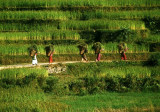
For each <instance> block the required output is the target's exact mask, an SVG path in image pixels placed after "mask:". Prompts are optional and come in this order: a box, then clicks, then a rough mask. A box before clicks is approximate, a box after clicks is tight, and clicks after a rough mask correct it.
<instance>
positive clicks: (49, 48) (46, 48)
mask: <svg viewBox="0 0 160 112" xmlns="http://www.w3.org/2000/svg"><path fill="white" fill-rule="evenodd" d="M45 50H46V56H50V55H51V54H52V53H53V52H54V47H53V45H49V46H46V47H45Z"/></svg>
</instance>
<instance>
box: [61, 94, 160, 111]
mask: <svg viewBox="0 0 160 112" xmlns="http://www.w3.org/2000/svg"><path fill="white" fill-rule="evenodd" d="M157 97H160V96H159V94H158V93H104V94H97V95H87V96H82V97H78V96H70V97H62V98H59V99H58V102H62V103H64V104H67V105H69V106H71V107H70V108H71V109H70V110H72V111H81V112H82V111H83V112H91V111H104V112H105V111H111V112H112V111H116V110H114V109H117V111H118V110H120V111H122V110H123V109H126V110H127V111H131V110H132V111H133V112H134V111H135V112H136V108H145V109H148V110H150V109H153V110H154V108H155V110H156V108H157V109H159V106H160V105H159V99H157ZM121 109H122V110H121ZM134 109H135V110H134ZM142 110H143V109H142Z"/></svg>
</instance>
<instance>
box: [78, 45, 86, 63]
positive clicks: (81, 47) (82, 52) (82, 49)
mask: <svg viewBox="0 0 160 112" xmlns="http://www.w3.org/2000/svg"><path fill="white" fill-rule="evenodd" d="M87 47H88V45H87V44H86V43H80V44H79V45H78V48H79V51H80V55H81V57H82V62H83V61H85V62H87V61H88V60H87V56H86V53H88V49H87Z"/></svg>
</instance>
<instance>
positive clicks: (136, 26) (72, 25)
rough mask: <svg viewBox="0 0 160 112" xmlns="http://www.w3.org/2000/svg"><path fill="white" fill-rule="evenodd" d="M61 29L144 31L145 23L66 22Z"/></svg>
mask: <svg viewBox="0 0 160 112" xmlns="http://www.w3.org/2000/svg"><path fill="white" fill-rule="evenodd" d="M59 26H60V29H70V30H91V29H92V30H94V29H110V30H118V29H131V30H144V29H145V28H146V27H145V24H144V22H143V21H131V20H112V21H110V20H105V19H96V20H92V21H91V20H87V21H66V22H61V23H60V25H59Z"/></svg>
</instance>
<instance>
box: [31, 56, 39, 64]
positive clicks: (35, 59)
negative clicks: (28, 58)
mask: <svg viewBox="0 0 160 112" xmlns="http://www.w3.org/2000/svg"><path fill="white" fill-rule="evenodd" d="M37 64H38V61H37V57H36V55H34V58H33V59H32V65H37Z"/></svg>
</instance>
